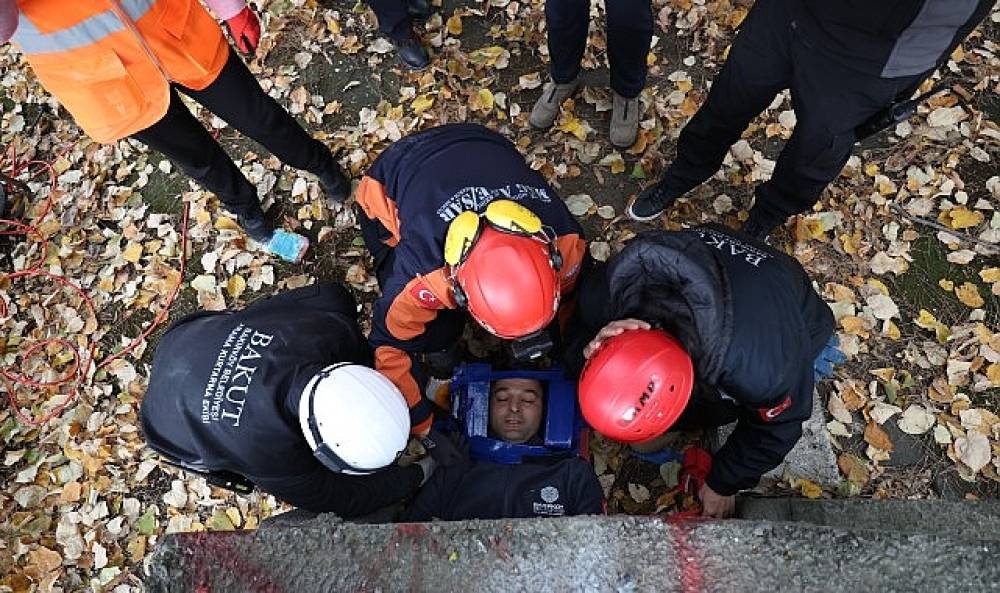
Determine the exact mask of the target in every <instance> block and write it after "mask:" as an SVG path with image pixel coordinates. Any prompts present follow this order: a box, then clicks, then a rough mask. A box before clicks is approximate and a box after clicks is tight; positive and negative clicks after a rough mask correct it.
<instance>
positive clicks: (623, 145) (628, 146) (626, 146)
mask: <svg viewBox="0 0 1000 593" xmlns="http://www.w3.org/2000/svg"><path fill="white" fill-rule="evenodd" d="M609 139H610V138H609ZM638 139H639V135H638V134H636V136H635V138H632V141H631V142H629V143H628V144H619V143H617V142H615V141H614V140H611V146H614V147H615V148H622V149H625V148H632V147H633V146H635V141H636V140H638Z"/></svg>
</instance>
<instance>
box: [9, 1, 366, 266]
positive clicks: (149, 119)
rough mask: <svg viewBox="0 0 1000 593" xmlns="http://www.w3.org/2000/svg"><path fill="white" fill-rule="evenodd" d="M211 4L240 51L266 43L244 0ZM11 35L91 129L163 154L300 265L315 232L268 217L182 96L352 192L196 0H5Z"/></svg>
mask: <svg viewBox="0 0 1000 593" xmlns="http://www.w3.org/2000/svg"><path fill="white" fill-rule="evenodd" d="M205 4H206V5H207V6H208V8H209V9H211V11H212V12H213V13H214V14H215V16H216V17H218V18H219V19H221V20H223V21H225V23H226V27H227V29H228V30H229V33H230V35H231V36H232V38H233V40H234V42H235V43H236V47H237V48H238V49H239V50H240V51H241V52H243V53H244V54H253V53H254V52H255V51H256V50H257V43H258V41H259V40H260V21H259V20H258V19H257V15H256V14H255V13H254V12H253V10H251V8H250V7H249V6H247V4H246V2H245V1H244V0H205ZM8 39H9V40H10V41H12V42H13V43H14V45H15V46H16V47H18V48H19V49H20V50H21V52H23V54H24V57H25V59H26V60H27V62H28V64H30V65H31V68H32V70H33V71H34V73H35V75H36V76H37V77H38V80H39V81H40V82H41V83H42V85H43V86H44V87H45V88H46V89H47V90H48V91H49V92H50V93H52V94H53V95H54V96H55V97H56V98H57V99H58V100H59V102H60V103H62V105H63V106H64V107H65V108H66V109H67V110H68V111H69V112H70V113H71V114H72V115H73V117H74V119H75V120H76V122H77V124H79V126H80V127H81V128H83V131H84V132H86V133H87V134H88V135H89V136H90V137H92V138H93V139H94V140H97V141H98V142H105V143H111V142H115V141H117V140H121V139H123V138H126V137H131V138H134V139H136V140H138V141H140V142H142V143H143V144H145V145H147V146H149V147H150V148H153V149H156V150H158V151H160V152H161V153H163V154H164V155H166V156H167V157H168V158H170V160H172V161H173V162H174V163H175V164H176V165H177V166H178V167H179V168H180V169H181V170H182V171H184V172H185V173H186V174H187V175H189V176H190V177H191V178H193V179H194V180H195V181H197V182H198V183H199V184H201V185H202V186H203V187H204V188H205V189H207V190H210V191H212V192H214V193H215V194H216V195H217V196H218V197H219V199H220V200H221V201H222V203H223V205H224V206H225V208H226V209H228V210H229V211H230V212H232V214H234V215H235V216H236V218H237V221H238V222H239V225H240V226H241V227H242V228H243V230H244V231H245V232H246V233H247V235H249V236H250V238H252V239H253V240H254V241H256V242H257V243H259V244H260V245H261V246H263V247H264V248H265V249H267V250H268V251H269V252H271V253H273V254H275V255H278V256H279V257H281V258H283V259H285V260H288V261H293V262H297V261H300V260H301V259H302V256H303V255H304V254H305V251H306V249H307V248H308V247H309V240H308V239H307V238H306V237H303V236H301V235H299V234H297V233H292V232H288V231H284V230H281V229H275V228H274V227H273V226H272V225H271V224H270V223H269V222H268V221H267V220H265V217H264V211H263V210H262V208H261V204H260V200H259V198H258V196H257V189H256V188H255V187H254V185H253V184H251V183H250V181H248V180H247V178H246V177H245V176H244V175H243V173H242V172H241V171H240V169H239V168H238V167H237V166H236V164H235V163H233V161H232V159H231V158H230V157H229V155H227V154H226V153H225V152H224V151H223V149H222V147H221V146H219V144H218V142H216V141H215V139H214V138H213V137H212V135H211V134H210V133H209V132H208V131H207V130H206V129H205V128H204V127H203V126H202V125H201V124H200V123H199V122H198V120H197V119H195V117H194V116H193V115H192V114H191V112H190V111H188V110H187V108H185V107H184V105H183V103H182V102H181V99H180V96H179V95H178V92H180V93H183V94H185V95H187V96H188V97H190V98H192V99H194V100H195V101H197V102H198V103H200V104H201V105H203V106H204V107H205V108H207V109H208V110H209V111H211V112H212V113H214V114H216V115H218V116H219V117H220V118H222V119H223V120H225V121H226V122H228V123H229V124H230V125H232V126H233V127H234V128H236V129H238V130H239V131H240V132H242V133H244V134H245V135H247V136H249V137H251V138H253V139H254V140H256V141H257V142H259V143H260V144H262V145H263V146H264V147H265V148H267V149H268V150H269V151H271V152H272V153H273V154H274V155H275V156H277V157H278V158H279V159H281V161H282V162H284V163H286V164H288V165H291V166H293V167H296V168H298V169H303V170H306V171H309V172H310V173H313V174H315V175H316V176H317V177H319V181H320V184H321V185H322V187H323V189H324V191H325V192H326V194H327V197H328V198H329V199H330V200H334V201H341V200H343V199H344V198H346V197H347V195H348V194H349V193H350V182H349V181H348V179H347V178H346V177H345V176H344V174H343V173H342V172H341V170H340V167H339V166H338V165H337V162H336V160H334V158H333V155H332V154H331V153H330V150H329V149H328V148H327V147H326V145H324V144H323V143H322V142H320V141H319V140H316V139H314V138H312V137H310V136H309V134H307V133H306V132H305V130H303V129H302V127H301V126H299V124H298V123H297V122H296V121H295V119H293V118H292V116H291V115H289V113H288V112H287V111H285V109H284V108H283V107H281V105H279V104H278V103H277V102H276V101H275V100H274V99H272V98H271V97H269V96H268V95H267V93H265V92H264V91H263V89H261V87H260V85H259V84H257V81H256V79H255V78H254V77H253V75H252V74H251V73H250V71H249V70H248V69H247V67H246V66H245V65H244V64H243V61H242V60H241V59H240V57H239V56H237V55H236V53H235V52H234V51H233V50H232V49H231V48H230V46H229V44H228V43H227V42H226V39H225V37H224V36H223V34H222V30H221V29H220V27H219V25H218V23H217V22H216V20H215V18H213V17H212V15H211V14H209V12H208V11H206V10H205V8H204V7H203V6H202V4H201V2H199V0H73V1H72V2H66V1H65V0H0V43H2V42H6V41H7V40H8Z"/></svg>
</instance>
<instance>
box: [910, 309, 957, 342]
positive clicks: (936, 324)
mask: <svg viewBox="0 0 1000 593" xmlns="http://www.w3.org/2000/svg"><path fill="white" fill-rule="evenodd" d="M914 323H916V324H917V326H918V327H922V328H924V329H932V330H934V333H935V334H937V339H938V341H939V342H944V341H946V340H947V339H948V336H950V335H951V330H950V329H949V328H948V326H947V325H945V324H943V323H941V322H940V321H938V320H937V318H936V317H934V315H933V314H931V312H930V311H928V310H927V309H921V310H920V315H918V316H917V318H916V319H915V320H914Z"/></svg>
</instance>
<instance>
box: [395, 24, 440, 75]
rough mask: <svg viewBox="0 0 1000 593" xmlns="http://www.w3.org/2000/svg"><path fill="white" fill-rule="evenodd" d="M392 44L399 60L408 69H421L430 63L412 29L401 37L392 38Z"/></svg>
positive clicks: (422, 45) (425, 51)
mask: <svg viewBox="0 0 1000 593" xmlns="http://www.w3.org/2000/svg"><path fill="white" fill-rule="evenodd" d="M392 44H393V45H395V46H396V53H398V54H399V61H400V62H402V63H403V65H404V66H406V67H407V68H409V69H410V70H414V71H416V70H423V69H424V68H426V67H427V66H428V65H429V64H430V63H431V58H430V56H428V55H427V50H426V49H424V44H423V43H421V42H420V39H419V38H418V37H417V36H416V35H415V34H414V33H413V32H412V31H411V32H410V34H409V35H408V36H406V37H404V38H402V39H394V40H393V41H392Z"/></svg>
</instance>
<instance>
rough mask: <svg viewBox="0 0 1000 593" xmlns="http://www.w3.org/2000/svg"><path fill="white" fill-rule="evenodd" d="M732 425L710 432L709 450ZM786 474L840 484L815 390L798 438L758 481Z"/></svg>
mask: <svg viewBox="0 0 1000 593" xmlns="http://www.w3.org/2000/svg"><path fill="white" fill-rule="evenodd" d="M735 428H736V424H728V425H726V426H722V427H720V428H719V429H718V430H717V431H716V433H715V434H714V435H711V437H710V441H711V445H712V450H713V451H718V450H719V448H721V447H722V445H723V444H724V443H725V442H726V439H727V438H729V435H730V434H731V433H732V432H733V430H734V429H735ZM786 475H787V476H791V477H795V478H807V479H809V480H812V481H813V482H816V483H817V484H819V485H820V486H823V487H826V488H836V487H837V485H839V484H840V481H841V476H840V470H838V469H837V455H836V453H834V450H833V443H832V442H831V441H830V434H829V433H828V432H827V431H826V414H825V412H824V410H823V398H822V397H820V395H819V393H814V395H813V413H812V416H810V417H809V420H807V421H806V422H805V423H803V425H802V438H801V439H799V442H798V443H797V444H796V445H795V448H794V449H792V450H791V452H789V454H788V457H786V458H785V461H784V462H783V463H782V464H781V465H779V466H778V467H776V468H774V469H773V470H771V471H770V472H768V473H767V474H765V475H764V477H763V478H762V479H761V483H762V484H766V483H768V482H771V483H774V482H777V481H779V480H781V479H782V477H783V476H786Z"/></svg>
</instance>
